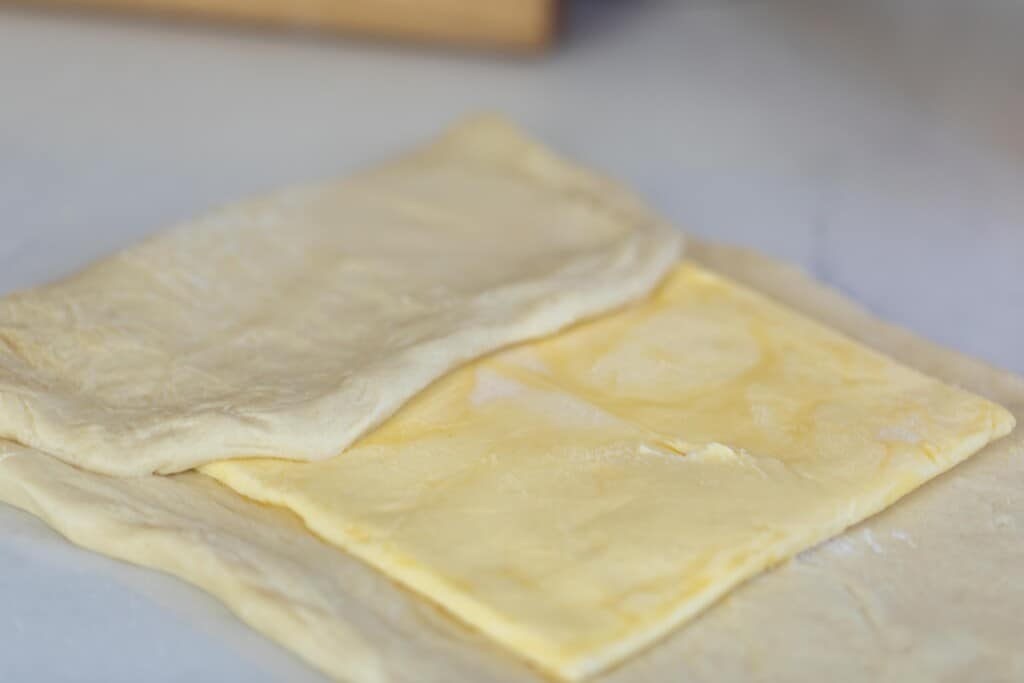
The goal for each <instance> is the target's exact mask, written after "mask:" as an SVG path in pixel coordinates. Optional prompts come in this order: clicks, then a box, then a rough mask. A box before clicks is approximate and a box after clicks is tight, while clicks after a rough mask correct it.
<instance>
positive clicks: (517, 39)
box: [20, 0, 560, 50]
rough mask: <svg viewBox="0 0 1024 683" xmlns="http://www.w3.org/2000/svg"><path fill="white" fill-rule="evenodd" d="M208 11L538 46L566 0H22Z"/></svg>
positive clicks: (256, 19)
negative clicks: (562, 1) (560, 1)
mask: <svg viewBox="0 0 1024 683" xmlns="http://www.w3.org/2000/svg"><path fill="white" fill-rule="evenodd" d="M20 4H22V5H29V6H66V7H95V8H106V9H116V10H132V11H143V12H150V13H159V14H165V15H185V16H195V17H207V18H213V19H220V20H231V21H240V22H246V23H259V24H270V25H281V26H298V27H306V28H314V29H319V30H326V31H338V32H344V33H362V34H367V35H372V36H383V37H391V38H402V39H410V40H415V41H430V42H445V43H454V44H462V45H475V46H480V47H496V48H503V49H512V50H537V49H542V48H544V47H546V46H548V45H549V44H550V43H551V42H552V41H553V39H554V37H555V34H556V31H557V24H558V15H559V11H558V10H559V7H558V5H559V4H560V3H559V2H558V0H21V2H20Z"/></svg>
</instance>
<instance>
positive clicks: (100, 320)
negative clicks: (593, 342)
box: [0, 118, 681, 476]
mask: <svg viewBox="0 0 1024 683" xmlns="http://www.w3.org/2000/svg"><path fill="white" fill-rule="evenodd" d="M680 242H681V237H680V235H679V234H678V233H677V232H676V231H674V230H672V229H671V228H670V227H668V226H666V225H665V224H664V223H662V222H661V221H659V220H658V219H657V218H655V217H654V216H652V215H651V214H650V213H648V212H647V211H646V210H645V209H644V208H643V207H642V206H641V205H640V204H639V202H637V201H635V200H634V199H633V198H632V197H631V196H630V195H629V194H628V193H627V192H625V191H624V190H622V189H620V188H619V187H618V186H616V185H615V184H613V183H610V182H608V181H606V180H604V179H602V178H600V177H597V176H596V175H594V174H591V173H589V172H588V171H585V170H584V169H582V168H580V167H578V166H575V165H573V164H571V163H569V162H567V161H564V160H562V159H560V158H558V157H556V156H555V155H554V154H552V153H550V152H548V151H547V150H545V149H544V148H542V147H541V146H539V145H537V144H536V143H533V142H532V141H530V140H529V139H528V138H527V137H526V136H525V135H524V134H522V133H521V132H520V131H519V130H518V129H516V128H515V127H514V126H512V125H511V124H508V123H505V122H503V121H502V120H500V119H497V118H478V119H474V120H471V121H469V122H467V123H464V124H462V125H461V126H459V127H456V128H455V129H453V130H452V131H450V132H449V133H448V134H446V135H444V136H442V137H441V138H440V139H439V140H438V141H436V142H434V143H432V144H430V145H428V146H426V147H424V148H423V149H421V150H418V151H416V152H414V153H412V154H410V155H407V156H405V157H403V158H401V159H399V160H397V161H394V162H391V163H388V164H384V165H382V166H379V167H377V168H374V169H371V170H369V171H366V172H364V173H361V174H358V175H356V176H354V177H352V178H349V179H346V180H343V181H332V182H328V183H321V184H315V185H308V186H303V187H295V188H291V189H286V190H282V191H279V192H275V193H272V194H269V195H267V196H265V197H260V198H255V199H251V200H249V201H246V202H243V203H240V204H236V205H234V206H230V207H227V208H224V209H221V210H219V211H216V212H214V213H211V214H209V215H207V216H205V217H203V218H200V219H198V220H195V221H192V222H190V223H188V224H185V225H182V226H179V227H177V228H176V229H173V230H171V231H169V232H167V233H165V234H163V235H160V236H157V237H156V238H154V239H151V240H148V241H146V242H143V243H141V244H139V245H137V246H135V247H132V248H130V249H127V250H125V251H123V252H121V253H119V254H116V255H114V256H112V257H110V258H108V259H105V260H103V261H101V262H99V263H97V264H96V265H93V266H92V267H90V268H88V269H86V270H85V271H83V272H81V273H79V274H78V275H75V276H73V277H71V278H69V279H67V280H64V281H61V282H58V283H55V284H52V285H49V286H47V287H43V288H38V289H34V290H28V291H25V292H21V293H18V294H14V295H11V296H9V297H6V298H4V299H2V300H0V435H2V436H4V437H7V438H10V439H12V440H14V441H17V442H19V443H23V444H27V445H29V446H32V447H35V448H39V449H41V450H44V451H46V452H47V453H52V454H53V455H55V456H57V457H58V458H61V459H62V460H65V461H66V462H69V463H72V464H75V465H78V466H81V467H84V468H86V469H89V470H92V471H95V472H101V473H105V474H113V475H119V476H129V475H140V474H149V473H153V472H159V473H171V472H179V471H183V470H186V469H189V468H191V467H194V466H195V465H198V464H201V463H204V462H209V461H211V460H222V459H225V458H233V457H241V456H253V455H267V454H273V455H275V456H279V457H284V458H292V459H297V460H316V459H322V458H326V457H329V456H332V455H335V454H337V453H339V452H341V451H342V450H344V448H345V447H347V446H348V445H349V444H351V443H352V442H353V441H355V439H357V438H358V437H359V436H361V435H362V434H364V433H366V432H367V431H368V430H369V429H371V428H372V427H374V426H375V425H377V424H379V423H380V422H381V421H382V420H384V419H386V418H387V417H388V416H390V415H391V414H392V413H393V412H394V411H395V410H396V409H397V408H398V407H399V406H400V405H401V404H402V403H404V402H405V401H406V400H407V399H409V398H410V397H411V396H413V395H414V394H416V393H417V392H418V391H419V390H420V389H422V388H423V387H424V386H426V385H427V384H429V383H430V382H431V381H432V380H434V379H437V378H438V377H440V376H441V375H443V374H445V373H446V372H447V371H448V370H450V369H451V368H453V367H455V366H456V365H458V364H459V363H461V362H464V361H466V360H469V359H472V358H476V357H478V356H480V355H482V354H485V353H487V352H489V351H492V350H494V349H497V348H499V347H501V346H505V345H507V344H510V343H514V342H518V341H522V340H525V339H530V338H534V337H538V336H541V335H545V334H549V333H551V332H555V331H556V330H558V329H560V328H562V327H564V326H566V325H568V324H571V323H573V322H575V321H577V320H579V319H581V318H585V317H589V316H593V315H596V314H599V313H603V312H606V311H608V310H609V309H612V308H615V307H617V306H620V305H622V304H624V303H627V302H629V301H632V300H635V299H638V298H640V297H642V296H643V295H645V294H647V293H648V292H649V291H650V290H651V288H652V287H653V286H654V285H655V284H656V283H657V282H658V281H659V280H660V279H661V278H662V277H663V276H664V275H665V273H666V272H667V271H668V270H669V268H671V266H672V264H673V263H674V262H675V260H676V258H677V257H678V252H679V248H680Z"/></svg>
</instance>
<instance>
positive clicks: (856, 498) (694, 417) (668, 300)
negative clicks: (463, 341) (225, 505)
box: [201, 263, 1014, 680]
mask: <svg viewBox="0 0 1024 683" xmlns="http://www.w3.org/2000/svg"><path fill="white" fill-rule="evenodd" d="M1013 422H1014V421H1013V417H1012V416H1011V415H1010V414H1009V413H1008V412H1007V411H1006V410H1004V409H1002V408H1000V407H999V406H997V405H995V404H993V403H991V402H990V401H987V400H984V399H982V398H979V397H978V396H975V395H972V394H970V393H968V392H966V391H963V390H961V389H957V388H954V387H951V386H948V385H945V384H942V383H941V382H939V381H937V380H935V379H932V378H929V377H926V376H924V375H922V374H921V373H918V372H916V371H913V370H910V369H909V368H906V367H905V366H901V365H899V364H897V363H895V362H894V361H892V360H890V359H888V358H886V357H884V356H882V355H880V354H877V353H874V352H872V351H869V350H868V349H866V348H864V347H863V346H860V345H858V344H856V343H854V342H853V341H851V340H849V339H848V338H845V337H843V336H841V335H838V334H836V333H835V332H833V331H832V330H829V329H827V328H825V327H823V326H821V325H819V324H817V323H814V322H811V321H809V320H808V319H806V318H804V317H802V316H799V315H796V314H794V313H793V312H791V311H789V310H787V309H785V308H783V307H781V306H778V305H777V304H776V303H775V302H773V301H771V300H769V299H767V298H765V297H763V296H761V295H759V294H757V293H755V292H753V291H751V290H748V289H746V288H743V287H740V286H738V285H736V284H735V283H734V282H732V281H731V280H729V279H727V278H723V277H721V276H719V275H716V274H714V273H712V272H710V271H708V270H706V269H703V268H700V267H698V266H696V265H694V264H691V263H684V264H683V265H681V266H680V267H679V268H678V269H676V270H675V271H674V272H673V273H672V274H671V275H669V277H668V279H667V281H666V282H665V283H664V284H663V285H662V286H661V287H659V289H658V290H657V291H656V292H655V294H654V295H653V296H652V297H650V298H649V299H647V300H645V301H644V302H642V303H640V304H638V305H636V306H634V307H632V308H630V309H629V310H626V311H622V312H619V313H615V314H612V315H608V316H605V317H602V318H599V319H597V320H594V321H591V322H587V323H583V324H581V325H579V326H577V327H575V328H573V329H571V330H568V331H566V332H563V333H561V334H559V335H556V336H554V337H550V338H547V339H544V340H541V341H537V342H533V343H530V344H525V345H521V346H519V347H515V348H511V349H507V350H505V351H502V352H499V353H497V354H495V355H492V356H489V357H487V358H484V359H481V360H479V361H476V362H473V363H470V364H468V365H467V366H464V367H462V368H459V369H457V370H455V371H454V372H452V373H451V374H449V375H447V376H446V377H444V378H443V379H441V380H439V381H438V382H435V383H434V384H432V385H431V386H430V387H428V388H427V389H425V390H424V391H423V392H422V393H421V394H419V395H418V396H417V397H416V398H414V399H413V400H412V401H411V402H410V403H409V404H407V405H406V406H405V407H403V408H402V409H401V410H400V411H398V412H397V413H396V414H395V415H394V416H393V417H392V418H391V419H390V420H388V422H386V423H385V424H383V425H382V426H381V427H379V428H378V429H377V430H376V431H374V432H373V433H372V434H369V435H368V436H367V437H365V438H364V439H361V440H360V441H359V442H357V443H356V444H354V445H353V446H352V447H351V448H350V449H349V450H348V451H346V452H345V453H342V454H340V455H338V456H335V457H334V458H330V459H328V460H324V461H320V462H316V463H294V462H288V461H284V460H273V459H258V460H233V461H225V462H218V463H212V464H209V465H206V466H204V467H203V468H202V469H201V471H202V472H203V473H206V474H210V475H211V476H214V477H215V478H217V479H218V480H220V481H221V482H223V483H224V484H226V485H228V486H229V487H231V488H232V489H234V490H235V491H237V492H239V493H241V494H242V495H245V496H247V497H250V498H252V499H255V500H258V501H261V502H265V503H271V504H276V505H281V506H284V507H285V508H287V509H289V510H291V511H293V512H295V513H296V514H298V515H299V516H300V517H301V518H302V519H303V520H304V521H305V522H306V524H307V525H308V526H309V527H310V529H311V530H312V531H313V532H314V533H316V534H317V535H319V536H320V537H322V538H324V539H326V540H327V541H329V542H332V543H334V544H336V545H337V546H339V547H341V548H343V549H345V550H347V551H349V552H351V553H352V554H353V555H355V556H357V557H360V558H363V559H365V560H366V561H367V562H369V563H370V564H372V565H374V566H376V567H378V568H379V569H380V570H381V571H383V572H384V573H385V574H387V575H389V576H392V577H394V578H395V579H396V580H398V581H399V582H401V583H402V584H404V585H406V586H409V587H411V588H413V589H414V590H416V591H418V592H419V593H421V594H422V595H424V596H426V597H427V598H429V599H430V600H432V601H434V602H436V603H437V604H439V605H441V606H442V607H444V608H445V609H447V610H449V611H450V612H452V613H454V614H456V615H458V616H459V617H460V618H462V619H464V620H465V621H466V622H467V623H468V624H470V625H472V626H474V627H476V628H478V629H479V630H480V631H482V632H483V633H485V634H487V635H490V636H491V637H493V638H494V639H495V640H497V641H499V642H501V643H504V644H505V645H507V646H508V647H509V648H510V649H511V650H513V651H514V652H516V653H517V654H519V655H520V656H521V657H523V658H524V659H527V660H529V661H531V662H533V663H534V664H535V665H536V666H538V667H540V668H541V669H543V670H544V671H546V672H547V673H549V674H551V675H553V676H555V677H557V678H561V679H570V680H576V679H580V678H583V677H585V676H588V675H592V674H594V673H596V672H599V671H602V670H604V669H606V668H608V667H609V666H610V665H612V664H615V663H617V662H619V661H621V660H622V659H624V658H625V657H628V656H630V655H631V654H633V653H635V652H636V651H637V650H638V649H640V648H642V647H644V646H646V645H649V644H650V643H652V642H653V641H654V640H656V639H658V638H660V637H662V636H664V635H665V634H666V633H667V632H668V631H669V630H670V629H672V628H673V627H674V626H677V625H678V624H680V623H683V622H684V621H686V620H688V619H691V618H692V617H693V616H694V615H695V614H697V613H698V612H699V611H700V610H701V609H703V608H704V607H705V606H707V605H708V604H709V603H710V602H712V601H713V600H715V599H716V598H718V597H719V596H721V595H723V594H724V593H725V592H726V591H728V590H729V589H731V588H733V587H734V586H735V585H736V584H737V583H739V582H740V581H743V580H744V579H746V578H749V577H750V576H753V575H754V574H756V573H758V572H760V571H763V570H764V569H765V568H766V567H768V566H771V565H773V564H776V563H778V562H779V561H781V560H784V559H787V558H789V557H791V556H792V555H794V554H796V553H797V552H800V551H801V550H804V549H806V548H808V547H809V546H811V545H814V544H816V543H819V542H820V541H822V540H824V539H827V538H830V537H831V536H834V535H836V534H838V533H840V532H841V531H843V530H844V529H846V528H847V527H848V526H850V525H851V524H855V523H856V522H859V521H860V520H862V519H864V518H865V517H867V516H869V515H872V514H874V513H876V512H878V511H879V510H881V509H882V508H884V507H886V506H888V505H889V504H891V503H892V502H894V501H895V500H897V499H898V498H900V497H902V496H904V495H905V494H907V493H909V492H910V491H911V490H913V489H915V488H917V487H918V486H920V485H921V484H922V483H924V482H925V481H927V480H928V479H931V478H932V477H934V476H935V475H937V474H939V473H941V472H943V471H945V470H946V469H948V468H950V467H952V466H953V465H955V464H957V463H959V462H961V461H962V460H964V459H965V458H967V457H968V456H970V455H971V454H973V453H974V452H976V451H977V450H979V449H980V448H982V447H983V446H985V445H986V444H987V443H988V442H989V441H991V440H993V439H997V438H999V437H1002V436H1004V435H1006V434H1007V433H1008V432H1009V431H1010V430H1011V429H1012V427H1013Z"/></svg>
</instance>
